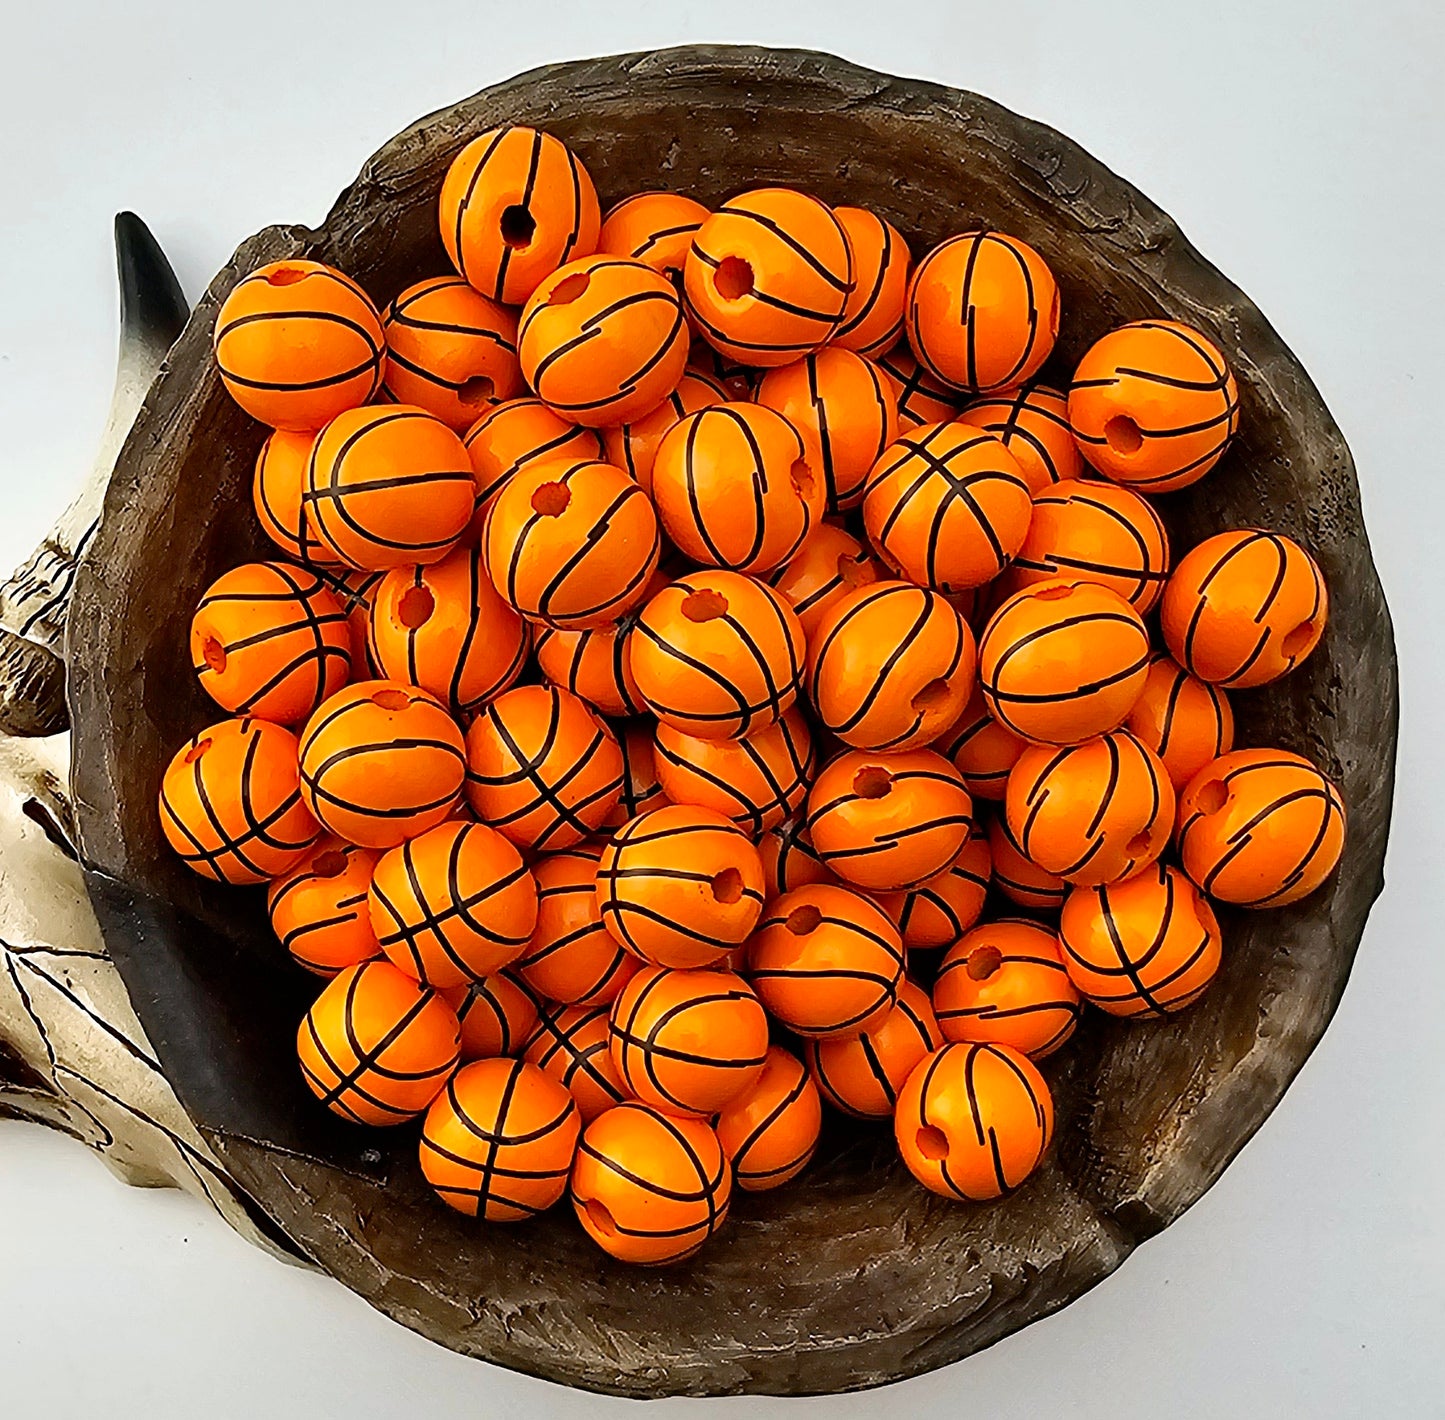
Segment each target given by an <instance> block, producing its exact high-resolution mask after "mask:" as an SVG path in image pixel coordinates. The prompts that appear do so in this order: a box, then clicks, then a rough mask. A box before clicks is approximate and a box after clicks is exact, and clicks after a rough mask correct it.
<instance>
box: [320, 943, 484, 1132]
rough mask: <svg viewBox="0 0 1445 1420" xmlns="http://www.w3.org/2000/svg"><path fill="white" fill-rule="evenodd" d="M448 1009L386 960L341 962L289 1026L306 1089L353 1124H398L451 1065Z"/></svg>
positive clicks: (456, 1038)
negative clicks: (296, 1023) (297, 1026)
mask: <svg viewBox="0 0 1445 1420" xmlns="http://www.w3.org/2000/svg"><path fill="white" fill-rule="evenodd" d="M460 1038H461V1028H460V1026H459V1025H458V1024H457V1016H456V1012H455V1011H453V1010H452V1008H451V1007H450V1006H448V1005H447V1003H446V1002H445V1001H444V1000H442V998H441V996H440V995H439V994H438V993H437V992H436V991H433V990H432V989H431V988H430V987H428V986H421V985H418V983H417V982H415V981H414V980H412V978H411V977H409V976H407V975H406V974H405V973H403V972H400V971H398V970H397V969H396V968H395V967H394V966H393V965H392V964H391V963H390V962H389V961H382V960H375V961H364V962H360V963H358V964H357V965H356V966H349V967H347V968H346V969H345V970H344V971H342V972H341V973H340V974H339V975H337V976H336V977H335V978H334V979H333V980H332V981H331V982H329V983H328V985H327V986H326V989H325V990H324V991H322V993H321V995H320V996H318V997H317V998H316V1000H315V1002H314V1003H313V1005H312V1007H311V1009H310V1010H309V1011H307V1013H306V1016H305V1019H304V1020H302V1022H301V1027H300V1029H299V1030H298V1031H297V1034H296V1048H297V1053H298V1055H299V1057H300V1061H301V1074H302V1078H303V1079H305V1081H306V1084H307V1086H308V1088H309V1089H310V1090H311V1093H312V1094H314V1095H315V1096H316V1098H317V1099H319V1100H320V1101H321V1103H322V1104H324V1105H325V1106H326V1107H327V1108H328V1109H329V1110H331V1112H332V1113H333V1114H339V1115H340V1116H341V1117H342V1118H343V1119H346V1120H349V1121H351V1122H352V1123H353V1124H369V1125H373V1126H382V1125H391V1124H405V1123H406V1121H407V1120H408V1119H414V1118H415V1117H416V1116H417V1115H419V1114H420V1113H421V1112H422V1111H423V1110H424V1109H425V1108H426V1107H427V1106H428V1105H429V1104H430V1103H431V1102H432V1100H434V1099H435V1098H436V1096H437V1094H438V1093H439V1092H440V1090H441V1088H442V1086H443V1085H444V1084H445V1083H446V1080H447V1077H448V1076H449V1075H450V1074H451V1073H452V1070H453V1069H454V1068H455V1067H456V1063H457V1059H458V1054H459V1047H460Z"/></svg>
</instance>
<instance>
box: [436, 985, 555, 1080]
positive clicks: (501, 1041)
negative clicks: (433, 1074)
mask: <svg viewBox="0 0 1445 1420" xmlns="http://www.w3.org/2000/svg"><path fill="white" fill-rule="evenodd" d="M442 999H443V1000H445V1001H446V1003H447V1005H449V1006H450V1007H451V1008H452V1010H454V1011H455V1012H456V1013H457V1020H458V1021H459V1022H461V1027H462V1046H461V1050H462V1060H463V1061H464V1062H465V1061H469V1060H489V1059H491V1058H492V1057H493V1056H497V1055H520V1054H521V1051H522V1047H523V1046H524V1045H526V1043H527V1042H528V1041H529V1040H530V1039H531V1038H532V1033H533V1032H534V1031H535V1030H536V1029H537V1002H536V1000H535V999H534V998H533V996H532V993H531V992H530V991H528V990H527V988H526V987H525V986H520V985H518V983H517V982H516V981H514V980H513V979H512V978H511V977H510V976H509V975H508V974H507V973H506V972H504V971H494V972H492V973H491V974H490V975H487V976H483V977H481V978H480V979H479V980H477V981H469V982H467V984H466V985H465V986H453V987H452V988H451V990H449V991H443V992H442Z"/></svg>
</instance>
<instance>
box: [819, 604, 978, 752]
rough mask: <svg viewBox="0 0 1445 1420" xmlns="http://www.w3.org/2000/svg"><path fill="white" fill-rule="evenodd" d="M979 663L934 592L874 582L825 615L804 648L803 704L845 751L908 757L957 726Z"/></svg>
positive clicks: (957, 620) (964, 630)
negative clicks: (810, 705)
mask: <svg viewBox="0 0 1445 1420" xmlns="http://www.w3.org/2000/svg"><path fill="white" fill-rule="evenodd" d="M975 659H976V656H975V651H974V644H973V633H972V632H971V631H970V630H969V629H968V626H967V625H966V624H965V622H964V620H963V618H962V617H961V616H959V614H958V613H957V612H956V611H954V609H953V608H952V607H951V606H949V604H948V603H947V602H946V601H944V600H943V598H942V597H941V596H939V595H938V593H937V592H933V591H929V590H928V588H926V587H916V586H913V585H911V584H910V583H907V582H891V581H890V582H874V583H872V584H870V585H868V586H862V587H857V588H855V589H854V590H852V591H850V592H848V593H847V594H846V595H844V596H841V597H839V598H838V599H837V600H836V601H835V602H834V603H833V605H832V606H830V607H829V608H828V610H827V611H826V612H824V613H823V616H822V618H821V619H820V620H819V622H818V625H817V628H816V630H815V631H814V633H813V635H812V637H811V638H810V640H809V643H808V697H809V699H810V700H811V701H812V703H813V709H814V710H815V711H816V712H817V715H818V719H819V721H820V722H821V723H822V725H823V727H824V728H825V729H826V730H828V731H830V732H831V733H833V734H835V735H837V736H838V738H839V739H841V740H842V741H843V742H844V743H845V744H849V745H854V746H856V747H859V748H864V749H910V748H913V747H914V746H917V745H924V744H927V743H928V742H929V741H930V740H932V739H934V738H935V737H936V736H938V735H939V734H940V733H941V732H942V731H943V730H944V729H945V728H946V727H947V726H948V725H949V724H950V723H951V722H952V721H953V720H955V719H956V718H957V717H958V715H959V713H960V711H962V709H963V707H964V705H965V704H966V703H967V701H968V696H969V692H970V691H971V690H972V689H973V676H974V665H975Z"/></svg>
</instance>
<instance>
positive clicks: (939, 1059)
mask: <svg viewBox="0 0 1445 1420" xmlns="http://www.w3.org/2000/svg"><path fill="white" fill-rule="evenodd" d="M893 1133H894V1137H895V1138H896V1139H897V1141H898V1152H899V1153H900V1154H901V1155H902V1156H903V1162H904V1163H905V1164H906V1165H907V1166H908V1171H909V1172H910V1173H911V1174H912V1175H913V1176H914V1178H916V1179H917V1180H918V1181H919V1183H921V1184H922V1185H923V1186H924V1187H925V1188H927V1189H930V1190H931V1191H932V1192H934V1193H937V1194H941V1195H942V1196H943V1197H944V1198H954V1199H958V1200H960V1201H962V1202H967V1203H984V1202H987V1201H988V1200H989V1199H992V1198H1002V1197H1003V1196H1004V1194H1006V1193H1010V1192H1012V1191H1013V1190H1014V1189H1015V1188H1017V1187H1018V1186H1019V1185H1020V1184H1021V1183H1023V1181H1024V1180H1025V1179H1026V1178H1027V1177H1028V1176H1029V1175H1030V1174H1031V1173H1032V1172H1033V1171H1034V1170H1035V1169H1036V1168H1037V1167H1038V1166H1039V1164H1040V1162H1041V1161H1042V1160H1043V1157H1044V1154H1045V1153H1046V1152H1047V1151H1048V1147H1049V1142H1050V1140H1051V1139H1052V1138H1053V1133H1054V1102H1053V1096H1052V1095H1051V1094H1050V1092H1049V1087H1048V1084H1047V1082H1046V1081H1045V1080H1044V1077H1043V1076H1042V1075H1041V1074H1039V1070H1038V1066H1036V1065H1035V1064H1034V1063H1033V1061H1032V1060H1030V1059H1029V1058H1028V1056H1026V1055H1022V1054H1020V1053H1019V1052H1018V1051H1016V1050H1013V1049H1011V1048H1010V1047H1009V1046H1007V1045H978V1044H950V1045H945V1046H943V1047H942V1048H941V1049H938V1050H935V1051H934V1052H933V1053H932V1054H931V1055H928V1056H925V1057H924V1059H922V1060H921V1061H919V1063H918V1065H917V1066H916V1067H915V1069H914V1071H913V1073H912V1074H911V1075H910V1076H909V1077H908V1080H907V1082H906V1083H905V1084H904V1086H903V1089H902V1090H901V1091H900V1093H899V1096H898V1108H897V1110H896V1111H895V1112H894V1115H893Z"/></svg>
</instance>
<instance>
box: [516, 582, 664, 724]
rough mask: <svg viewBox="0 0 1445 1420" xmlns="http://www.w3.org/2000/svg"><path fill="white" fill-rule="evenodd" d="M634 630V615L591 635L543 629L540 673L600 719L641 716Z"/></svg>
mask: <svg viewBox="0 0 1445 1420" xmlns="http://www.w3.org/2000/svg"><path fill="white" fill-rule="evenodd" d="M653 582H654V585H655V584H656V582H657V578H656V577H654V578H653ZM664 585H665V583H664ZM632 627H633V619H632V618H631V617H630V616H628V617H624V618H623V619H622V620H621V621H617V622H614V623H613V624H612V625H611V626H599V627H597V628H595V629H594V630H591V631H557V630H554V629H553V628H551V627H543V628H541V629H540V630H538V632H537V634H536V651H537V666H538V669H539V670H541V672H542V674H543V675H544V676H545V677H546V678H547V679H548V680H549V681H551V682H552V684H553V685H558V686H561V687H562V689H563V690H570V691H571V692H572V694H573V695H577V696H580V697H581V698H582V699H583V700H585V701H586V702H587V703H588V704H589V705H590V706H591V707H592V708H593V709H594V710H596V711H598V712H599V713H600V714H603V715H618V716H621V715H641V714H642V713H643V712H644V711H645V710H646V708H647V707H646V705H645V704H644V703H643V700H642V692H641V691H640V690H638V688H637V681H636V679H635V678H634V677H633V674H632V663H631V661H630V659H629V657H628V642H629V641H630V640H631V637H632Z"/></svg>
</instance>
